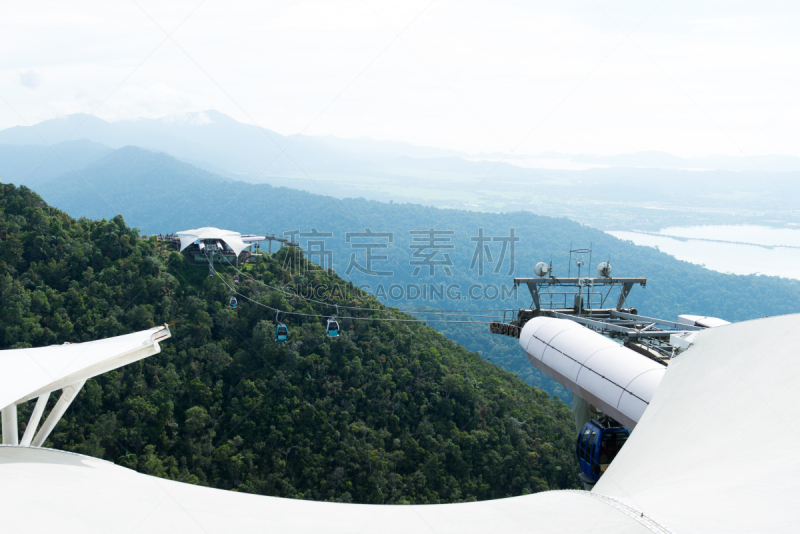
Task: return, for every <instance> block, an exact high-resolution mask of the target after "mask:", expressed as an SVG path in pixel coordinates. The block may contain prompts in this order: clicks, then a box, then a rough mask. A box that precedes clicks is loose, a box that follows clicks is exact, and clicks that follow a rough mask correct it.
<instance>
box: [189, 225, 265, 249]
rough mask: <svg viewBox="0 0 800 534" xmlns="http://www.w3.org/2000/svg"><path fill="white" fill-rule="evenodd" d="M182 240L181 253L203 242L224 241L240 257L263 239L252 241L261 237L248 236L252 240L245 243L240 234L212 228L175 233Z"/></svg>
mask: <svg viewBox="0 0 800 534" xmlns="http://www.w3.org/2000/svg"><path fill="white" fill-rule="evenodd" d="M175 235H177V236H178V237H179V238H180V240H181V251H183V250H184V249H185V248H186V247H188V246H189V245H191V244H192V243H196V242H197V241H203V240H213V241H224V242H225V244H226V245H228V246H229V247H230V248H231V250H233V251H234V252H235V253H236V255H237V256H238V255H239V254H241V252H242V251H243V250H244V249H246V248H247V247H249V246H250V245H251V244H252V243H253V242H254V241H262V240H263V238H261V239H252V238H253V237H260V236H247V237H248V238H250V240H249V241H248V242H247V243H245V242H244V241H243V239H242V234H240V233H239V232H232V231H230V230H220V229H219V228H212V227H210V226H207V227H204V228H197V229H196V230H184V231H182V232H175Z"/></svg>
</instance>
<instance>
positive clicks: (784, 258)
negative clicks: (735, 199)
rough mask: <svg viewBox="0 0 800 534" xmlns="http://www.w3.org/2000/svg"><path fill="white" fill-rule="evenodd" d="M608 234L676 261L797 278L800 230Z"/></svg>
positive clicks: (695, 228)
mask: <svg viewBox="0 0 800 534" xmlns="http://www.w3.org/2000/svg"><path fill="white" fill-rule="evenodd" d="M608 233H609V234H611V235H613V236H614V237H617V238H619V239H625V240H628V241H633V242H634V243H636V244H637V245H644V246H650V247H658V248H659V250H661V251H662V252H666V253H667V254H670V255H671V256H675V257H676V258H678V259H679V260H685V261H688V262H691V263H696V264H698V265H703V266H705V267H706V268H707V269H712V270H714V271H719V272H723V273H733V274H765V275H770V276H782V277H784V278H795V279H799V280H800V229H797V230H795V229H790V228H770V227H766V226H687V227H677V226H676V227H670V228H664V229H662V230H661V232H660V233H659V234H648V233H640V232H622V231H620V232H618V231H612V232H608ZM675 237H680V238H688V240H684V239H675ZM723 241H724V242H723ZM757 245H765V246H767V247H774V248H765V246H757ZM795 247H796V248H795Z"/></svg>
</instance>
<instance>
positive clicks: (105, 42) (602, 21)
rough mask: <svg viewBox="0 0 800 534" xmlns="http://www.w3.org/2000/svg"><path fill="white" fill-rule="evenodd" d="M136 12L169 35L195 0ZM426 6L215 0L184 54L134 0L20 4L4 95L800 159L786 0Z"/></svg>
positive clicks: (499, 140)
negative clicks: (777, 0) (764, 1)
mask: <svg viewBox="0 0 800 534" xmlns="http://www.w3.org/2000/svg"><path fill="white" fill-rule="evenodd" d="M365 2H366V3H365ZM139 4H140V5H142V7H143V9H144V10H145V11H146V12H147V13H148V14H150V15H151V16H152V17H153V19H154V20H155V21H156V22H157V23H158V24H159V25H161V26H162V27H163V28H165V29H166V30H167V31H168V32H169V31H172V29H173V28H174V27H175V26H176V25H177V24H178V23H180V22H181V21H182V20H183V19H184V17H185V16H186V14H187V13H189V12H190V11H191V10H192V9H194V8H195V7H196V6H197V2H196V1H194V0H183V1H181V2H174V3H173V2H169V3H164V2H157V1H156V0H142V1H141V2H139ZM428 4H429V0H413V1H412V0H404V1H394V2H390V1H381V2H376V1H375V0H304V1H299V0H276V1H275V2H270V3H268V4H267V3H263V2H257V1H255V0H231V1H229V2H206V3H203V4H202V5H201V6H200V7H199V8H198V9H197V10H196V11H195V12H194V13H193V14H192V15H191V16H190V17H189V18H188V19H186V20H185V22H183V24H182V25H181V26H180V27H179V28H178V29H177V31H175V33H174V34H173V38H174V39H175V41H176V42H177V43H178V45H179V46H180V48H179V47H178V46H176V45H175V44H174V43H173V42H172V41H170V40H167V41H164V37H165V35H164V34H163V33H162V32H161V30H160V29H159V28H158V27H157V26H156V25H155V24H154V23H153V21H152V20H150V18H149V17H148V16H146V15H144V14H143V13H142V11H140V10H139V8H138V7H136V4H133V3H125V2H122V3H99V4H97V3H96V2H87V3H85V5H81V4H80V0H77V1H76V3H74V4H73V3H70V5H66V4H62V3H59V2H51V3H49V4H48V5H47V6H42V5H41V2H38V1H36V0H33V1H31V2H28V3H17V4H15V5H14V6H12V7H11V8H9V9H8V10H4V17H3V18H2V19H0V46H1V47H3V49H6V50H14V51H15V55H14V58H13V61H11V62H6V63H5V64H4V66H0V86H3V87H5V88H7V89H5V91H6V92H4V95H3V96H4V98H6V99H7V100H8V102H9V105H11V106H12V107H13V109H14V110H16V111H18V112H19V113H20V115H21V116H22V117H24V119H25V121H26V122H29V123H33V122H37V121H39V120H43V119H47V118H51V117H53V116H58V115H60V114H65V113H74V112H77V111H82V112H91V111H93V110H94V109H95V107H97V106H98V105H99V108H97V111H96V114H97V115H98V116H99V117H102V118H104V119H107V120H119V119H132V118H137V117H148V118H155V117H161V116H184V117H186V118H184V119H181V120H201V121H202V120H204V119H203V117H202V115H197V113H198V112H201V111H202V110H207V109H216V110H219V111H221V112H223V113H226V114H228V115H231V116H233V117H234V118H236V119H238V120H241V121H243V122H250V117H252V118H253V119H254V120H255V121H257V122H258V123H259V124H260V125H261V126H263V127H265V128H270V129H272V130H276V131H278V132H280V133H284V134H291V133H296V132H299V131H302V130H304V129H306V128H307V130H306V133H309V134H313V135H325V134H332V135H338V136H344V137H359V136H364V135H368V136H371V137H374V138H379V139H394V140H401V141H408V142H412V143H416V144H425V145H430V146H438V147H442V148H451V149H457V150H464V151H468V152H472V153H480V152H495V151H503V150H505V151H507V150H508V147H509V146H516V145H517V144H518V143H520V141H521V140H522V139H523V138H525V136H526V135H528V134H529V133H530V132H533V133H531V134H530V136H529V137H528V138H527V139H525V141H524V142H523V143H522V144H521V145H520V146H519V148H518V149H517V152H516V153H517V154H521V155H525V154H527V155H533V154H539V153H541V152H546V151H555V152H560V153H595V154H601V155H602V154H618V153H627V152H632V151H636V150H663V151H667V152H672V153H676V154H679V155H684V156H698V155H707V154H713V153H720V152H722V153H729V154H734V153H736V152H738V148H737V146H739V147H741V146H744V145H745V144H746V143H748V142H749V141H750V140H751V139H752V138H753V136H754V135H755V134H756V133H758V132H759V131H761V134H760V135H759V137H758V138H757V139H756V141H754V142H753V143H752V144H751V145H750V146H749V148H748V151H756V150H757V151H758V153H775V152H778V151H783V152H785V153H789V154H793V155H798V156H800V142H798V141H800V139H798V134H797V132H796V128H794V126H793V124H794V123H795V122H796V120H795V119H796V118H797V116H798V115H800V99H799V100H798V101H795V102H793V103H791V104H790V105H789V106H788V107H786V108H785V109H783V108H784V106H786V104H787V102H789V101H790V99H791V97H792V96H794V95H795V94H797V92H798V91H799V90H800V33H798V32H797V31H796V30H795V28H796V27H797V25H798V22H800V15H798V13H795V11H796V10H795V8H792V6H791V5H790V4H780V5H779V4H769V5H764V6H762V5H760V4H759V5H756V4H754V3H753V4H746V3H743V4H733V3H730V4H729V3H719V2H718V1H716V0H697V1H693V2H684V1H682V0H675V1H673V2H669V3H667V2H664V3H662V4H659V3H658V1H657V0H642V1H641V2H635V3H631V2H629V1H616V0H601V1H599V2H598V3H597V4H595V3H594V2H592V1H590V0H577V1H573V2H563V3H561V2H560V3H544V4H542V3H531V2H519V1H517V0H497V1H489V0H461V1H459V2H455V1H453V0H437V2H434V3H433V4H431V5H428ZM426 6H428V7H427V9H425V8H426ZM597 6H600V7H601V8H602V11H601V10H600V9H598V7H597ZM654 7H655V10H654V11H652V13H650V11H651V10H652V9H653V8H654ZM423 9H424V12H423ZM39 13H45V14H46V16H44V17H42V16H39ZM648 13H649V15H648ZM646 15H647V17H646V18H644V17H645V16H646ZM643 19H644V20H643ZM634 28H635V30H634V31H633V33H631V35H630V38H631V39H632V40H633V43H635V45H634V44H633V43H632V42H631V41H630V40H624V37H625V34H626V33H627V32H630V31H631V30H633V29H634ZM404 29H405V31H404V33H403V34H402V36H401V37H400V38H397V37H396V33H395V32H400V31H402V30H404ZM162 41H164V42H163V44H162V45H161V46H160V47H159V43H162ZM157 47H158V48H157ZM156 48H157V49H156ZM184 52H185V53H184ZM187 54H188V57H187ZM30 65H37V66H38V67H39V68H40V69H41V70H42V71H43V72H45V73H46V76H47V83H45V84H43V83H41V80H42V76H41V74H40V73H39V71H38V70H35V69H30V68H29V66H30ZM198 65H199V67H198ZM201 69H202V70H201ZM29 72H33V75H31V77H30V78H29V81H30V83H26V81H25V78H24V76H27V73H29ZM17 76H19V80H20V82H21V83H20V84H17V83H16V80H15V78H16V77H17ZM209 77H210V78H211V79H209ZM12 86H13V87H12ZM32 87H38V89H37V90H36V91H30V90H29V89H30V88H32ZM782 109H783V111H781V110H782ZM242 110H244V111H242ZM776 114H778V115H779V117H778V118H777V119H775V120H772V119H773V117H775V116H776ZM771 120H772V122H770V121H771ZM18 123H21V122H20V120H19V119H18V118H16V116H15V115H14V114H10V115H8V114H6V115H3V116H2V117H0V128H5V127H8V126H12V125H14V124H18ZM765 125H768V127H767V128H766V129H764V127H765ZM762 129H763V131H762ZM731 140H733V141H731Z"/></svg>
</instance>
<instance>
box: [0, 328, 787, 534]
mask: <svg viewBox="0 0 800 534" xmlns="http://www.w3.org/2000/svg"><path fill="white" fill-rule="evenodd" d="M544 326H545V325H544V324H543V325H541V328H544ZM550 328H555V327H552V326H551V327H550ZM580 328H582V327H580ZM537 331H538V330H537ZM570 332H572V335H575V336H576V339H577V338H578V337H580V336H584V334H578V332H579V331H578V330H575V331H572V330H563V331H561V333H560V334H558V336H551V338H550V339H549V341H547V342H546V343H545V342H542V343H544V344H545V345H547V346H548V347H551V348H556V347H560V348H561V349H563V348H564V347H565V346H566V345H562V344H561V341H566V340H567V339H568V336H569V335H570ZM548 335H549V334H548ZM561 336H565V337H564V339H563V340H561V341H559V342H558V343H556V342H555V341H554V338H555V337H558V338H560V337H561ZM539 337H540V338H541V339H544V337H545V336H544V332H542V335H541V336H539ZM528 341H529V342H531V341H532V338H530V339H528ZM798 347H800V315H790V316H782V317H773V318H769V319H760V320H756V321H749V322H743V323H736V324H730V325H725V326H720V327H717V328H710V329H707V330H702V331H698V332H697V333H696V335H695V337H694V340H693V344H692V345H691V346H689V347H688V348H687V349H686V350H685V351H684V352H682V353H680V354H678V355H677V356H676V357H674V358H673V359H672V360H671V362H670V364H669V365H668V366H666V368H665V371H664V374H663V378H662V379H661V381H660V384H659V385H658V387H657V389H656V391H655V393H654V394H653V395H652V397H651V398H650V400H649V406H648V407H647V409H646V410H645V411H644V413H643V414H642V415H641V417H639V418H638V423H637V424H636V429H635V431H634V432H633V433H632V434H631V437H630V438H629V439H628V441H627V443H626V445H625V447H624V448H623V449H622V451H621V452H620V454H619V456H618V457H617V458H616V459H615V460H614V462H613V463H612V464H611V466H610V467H609V469H608V470H607V471H606V472H605V474H604V475H603V477H602V478H601V479H600V481H599V482H598V483H597V485H596V486H595V487H594V488H593V490H592V491H590V492H589V491H550V492H544V493H538V494H534V495H527V496H523V497H514V498H508V499H499V500H494V501H484V502H477V503H462V504H446V505H427V506H425V505H419V506H417V505H414V506H391V505H358V504H338V503H323V502H311V501H301V500H291V499H280V498H274V497H264V496H257V495H247V494H241V493H235V492H227V491H223V490H215V489H209V488H204V487H199V486H193V485H189V484H183V483H179V482H172V481H168V480H163V479H158V478H154V477H150V476H147V475H143V474H139V473H136V472H134V471H131V470H128V469H125V468H123V467H119V466H116V465H114V464H111V463H108V462H105V461H102V460H97V459H94V458H90V457H86V456H81V455H76V454H71V453H65V452H60V451H54V450H47V449H41V448H32V447H23V446H8V447H0V481H1V482H0V507H1V508H0V509H2V511H3V513H2V520H1V521H2V525H3V527H2V531H3V532H4V533H5V532H9V533H18V532H21V533H27V532H40V531H49V530H54V531H58V532H64V533H71V532H75V533H81V534H91V533H104V534H105V533H124V534H130V533H143V532H146V533H161V532H163V533H170V534H172V533H175V532H181V533H184V532H186V533H193V532H196V533H201V534H216V533H229V532H270V533H275V534H281V533H287V534H289V533H291V534H303V533H313V534H319V533H362V534H371V533H414V534H416V533H429V532H430V533H435V534H479V533H480V534H520V533H535V532H541V533H548V532H551V533H556V532H559V533H572V532H593V533H597V532H608V533H622V534H625V533H667V532H674V533H708V534H712V533H714V534H718V533H720V532H732V531H736V532H755V531H759V532H770V533H774V532H786V533H789V532H796V531H797V528H798V521H799V520H800V512H798V509H797V503H798V502H800V484H798V483H797V481H798V480H800V460H798V455H797V445H796V444H797V436H796V435H795V430H794V428H795V422H796V421H798V420H800V404H798V403H797V402H796V399H795V397H796V394H795V389H796V385H797V384H798V383H800V358H799V357H798ZM548 350H550V349H547V348H545V349H544V350H543V352H542V354H543V359H544V360H545V361H547V359H548V355H547V352H548ZM574 354H578V353H577V352H576V353H574ZM592 359H594V356H590V357H589V358H587V359H586V360H584V364H587V365H585V367H587V366H588V364H590V363H591V361H592ZM599 361H600V360H598V362H599ZM6 369H7V368H2V372H3V374H2V377H3V381H2V383H0V387H3V388H5V387H6V386H7V385H9V384H12V383H13V382H14V380H13V379H7V378H6V376H7V375H6V373H5V371H6ZM32 369H33V368H32V367H26V368H25V369H23V368H19V369H18V370H17V371H15V373H17V372H19V373H27V372H33V371H32ZM594 369H595V371H598V370H599V369H600V368H599V367H595V368H594ZM581 372H583V371H581ZM643 372H644V373H646V372H648V371H643ZM562 374H563V375H564V376H567V375H568V374H569V373H568V372H566V371H565V372H564V373H562ZM639 376H641V373H640V375H639ZM15 378H16V379H17V380H19V381H26V380H27V378H25V377H24V376H21V375H19V374H17V375H16V376H15ZM79 378H80V377H79ZM634 381H635V380H634ZM576 383H577V384H583V386H582V387H584V388H589V389H591V388H593V387H594V386H590V385H589V384H588V383H584V382H581V380H580V376H577V378H576ZM33 386H34V387H41V386H36V385H35V384H33ZM602 387H605V386H602ZM629 389H630V388H629ZM31 393H33V391H31ZM11 397H15V398H17V399H18V398H25V397H28V398H32V397H31V395H30V394H22V395H19V394H18V393H14V394H13V395H11ZM3 398H6V397H3Z"/></svg>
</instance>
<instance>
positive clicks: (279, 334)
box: [275, 323, 289, 342]
mask: <svg viewBox="0 0 800 534" xmlns="http://www.w3.org/2000/svg"><path fill="white" fill-rule="evenodd" d="M287 339H289V328H288V327H287V326H286V325H285V324H283V323H278V326H276V327H275V341H281V342H283V341H286V340H287Z"/></svg>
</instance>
